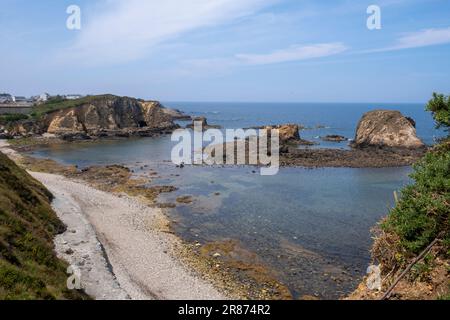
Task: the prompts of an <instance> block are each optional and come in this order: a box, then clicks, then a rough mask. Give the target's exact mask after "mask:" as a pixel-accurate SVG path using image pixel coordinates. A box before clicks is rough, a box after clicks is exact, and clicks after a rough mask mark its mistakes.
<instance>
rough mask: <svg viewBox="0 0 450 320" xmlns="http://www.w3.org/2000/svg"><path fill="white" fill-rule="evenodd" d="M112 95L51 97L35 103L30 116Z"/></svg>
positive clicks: (107, 97)
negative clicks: (71, 98) (73, 98)
mask: <svg viewBox="0 0 450 320" xmlns="http://www.w3.org/2000/svg"><path fill="white" fill-rule="evenodd" d="M114 97H115V96H114V95H111V94H105V95H97V96H87V97H83V98H80V99H76V100H64V99H62V98H53V99H51V100H49V101H47V102H46V103H44V104H41V105H37V106H35V107H34V108H33V110H32V112H31V116H32V117H33V118H35V119H39V118H41V117H42V116H43V115H46V114H48V113H52V112H55V111H58V110H63V109H68V108H74V107H79V106H82V105H84V104H87V103H92V102H95V101H99V100H102V99H111V98H114Z"/></svg>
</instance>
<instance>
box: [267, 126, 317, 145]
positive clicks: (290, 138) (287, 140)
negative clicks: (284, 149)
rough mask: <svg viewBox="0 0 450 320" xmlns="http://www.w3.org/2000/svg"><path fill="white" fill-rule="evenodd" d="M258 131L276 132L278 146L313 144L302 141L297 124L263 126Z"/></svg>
mask: <svg viewBox="0 0 450 320" xmlns="http://www.w3.org/2000/svg"><path fill="white" fill-rule="evenodd" d="M258 129H263V130H264V129H265V130H268V133H270V131H271V130H275V129H276V130H278V134H279V137H280V144H281V145H284V144H302V145H313V144H314V143H313V142H310V141H307V140H303V139H302V138H301V137H300V127H299V126H298V125H297V124H281V125H276V126H263V127H260V128H258Z"/></svg>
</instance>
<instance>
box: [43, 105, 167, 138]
mask: <svg viewBox="0 0 450 320" xmlns="http://www.w3.org/2000/svg"><path fill="white" fill-rule="evenodd" d="M41 122H42V124H43V130H44V131H45V132H47V133H51V134H56V135H62V136H64V135H74V134H85V135H88V136H103V135H134V134H137V135H146V134H151V133H154V132H157V131H164V130H167V131H169V130H172V129H174V128H176V125H175V124H174V123H173V121H172V118H171V117H170V115H168V114H167V113H165V112H163V107H162V106H161V104H160V103H159V102H154V101H151V102H149V101H142V100H137V99H133V98H127V97H106V98H99V99H94V100H92V101H91V102H89V103H86V104H83V105H80V106H77V107H73V108H68V109H63V110H59V111H56V112H53V113H50V114H47V115H45V116H44V118H43V119H42V121H41Z"/></svg>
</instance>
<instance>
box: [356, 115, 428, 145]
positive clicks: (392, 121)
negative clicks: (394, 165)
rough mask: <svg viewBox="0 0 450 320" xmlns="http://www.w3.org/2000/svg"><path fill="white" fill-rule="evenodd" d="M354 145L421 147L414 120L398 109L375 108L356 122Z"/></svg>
mask: <svg viewBox="0 0 450 320" xmlns="http://www.w3.org/2000/svg"><path fill="white" fill-rule="evenodd" d="M353 146H354V147H368V146H376V147H392V148H410V149H414V148H423V147H425V145H424V143H423V142H422V141H421V140H420V139H419V138H418V137H417V134H416V128H415V123H414V120H412V119H410V118H406V117H404V116H403V115H402V114H401V113H400V112H399V111H390V110H375V111H370V112H368V113H366V114H365V115H364V116H363V117H362V119H361V120H360V122H359V124H358V128H357V130H356V137H355V141H354V143H353Z"/></svg>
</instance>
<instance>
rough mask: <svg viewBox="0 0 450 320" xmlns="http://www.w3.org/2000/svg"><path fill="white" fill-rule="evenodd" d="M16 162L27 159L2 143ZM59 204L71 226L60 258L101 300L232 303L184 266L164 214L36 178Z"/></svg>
mask: <svg viewBox="0 0 450 320" xmlns="http://www.w3.org/2000/svg"><path fill="white" fill-rule="evenodd" d="M0 151H1V152H3V153H4V154H6V155H7V156H8V157H10V158H11V159H13V161H15V162H20V160H23V156H22V155H21V154H20V153H18V152H17V151H15V150H14V149H12V148H10V147H9V143H8V142H7V141H5V140H0ZM29 173H30V174H31V175H32V176H33V177H34V178H35V179H37V180H39V181H40V182H41V183H42V184H43V185H45V187H46V188H48V189H49V190H50V191H51V192H52V194H53V195H54V196H55V199H54V201H53V203H52V207H53V208H54V210H55V212H56V213H57V215H58V217H59V218H60V219H61V220H62V221H63V222H64V224H66V225H67V231H66V232H65V233H63V234H61V235H58V236H57V237H56V238H55V239H54V243H55V251H56V252H57V254H58V257H60V258H62V259H63V260H65V261H67V262H68V263H69V264H71V265H74V266H75V267H76V268H77V269H78V270H79V271H80V272H81V285H82V287H83V289H85V291H86V292H87V293H88V294H89V295H91V296H92V297H93V298H95V299H113V300H124V299H138V300H142V299H151V300H153V299H171V300H223V299H225V300H226V299H228V298H229V297H227V296H226V295H225V294H223V293H222V292H220V291H219V290H218V289H217V288H216V287H215V286H214V285H213V284H212V282H213V281H206V280H204V279H202V278H201V277H200V276H199V275H197V274H195V271H194V270H191V269H190V268H189V267H188V266H186V265H184V264H183V261H182V260H183V258H182V257H177V254H178V252H179V251H180V250H182V249H181V248H182V247H183V244H182V242H181V240H180V239H179V238H178V237H176V236H175V235H174V234H172V233H171V232H169V231H168V225H169V221H168V220H167V218H166V216H165V215H164V213H163V211H162V209H159V208H155V207H150V206H148V205H146V204H145V203H143V202H141V201H140V200H139V199H138V198H136V197H131V196H128V195H126V194H124V193H121V194H119V195H116V194H113V193H112V192H104V191H100V190H98V189H96V188H93V187H91V186H89V185H88V184H87V183H86V182H84V181H80V180H76V179H72V178H67V177H64V176H61V175H56V174H50V173H40V172H30V171H29Z"/></svg>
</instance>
